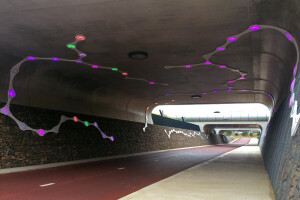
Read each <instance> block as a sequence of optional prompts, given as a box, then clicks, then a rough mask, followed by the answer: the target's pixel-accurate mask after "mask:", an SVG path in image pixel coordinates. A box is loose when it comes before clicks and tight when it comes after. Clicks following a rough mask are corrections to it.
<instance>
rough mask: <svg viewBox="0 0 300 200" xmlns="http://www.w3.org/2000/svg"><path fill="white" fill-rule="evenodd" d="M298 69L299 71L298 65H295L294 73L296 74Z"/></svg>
mask: <svg viewBox="0 0 300 200" xmlns="http://www.w3.org/2000/svg"><path fill="white" fill-rule="evenodd" d="M296 71H297V65H295V67H294V70H293V75H295V74H296Z"/></svg>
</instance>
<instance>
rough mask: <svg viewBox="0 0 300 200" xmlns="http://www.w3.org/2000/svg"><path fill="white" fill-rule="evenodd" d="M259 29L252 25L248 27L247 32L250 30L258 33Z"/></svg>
mask: <svg viewBox="0 0 300 200" xmlns="http://www.w3.org/2000/svg"><path fill="white" fill-rule="evenodd" d="M259 29H260V27H259V26H257V25H254V26H250V27H249V30H250V31H258V30H259Z"/></svg>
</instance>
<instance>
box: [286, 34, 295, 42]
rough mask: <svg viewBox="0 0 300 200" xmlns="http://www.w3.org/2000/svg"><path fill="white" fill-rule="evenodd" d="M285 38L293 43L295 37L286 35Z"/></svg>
mask: <svg viewBox="0 0 300 200" xmlns="http://www.w3.org/2000/svg"><path fill="white" fill-rule="evenodd" d="M285 36H286V38H287V39H288V40H289V41H293V37H292V36H291V34H289V33H286V34H285Z"/></svg>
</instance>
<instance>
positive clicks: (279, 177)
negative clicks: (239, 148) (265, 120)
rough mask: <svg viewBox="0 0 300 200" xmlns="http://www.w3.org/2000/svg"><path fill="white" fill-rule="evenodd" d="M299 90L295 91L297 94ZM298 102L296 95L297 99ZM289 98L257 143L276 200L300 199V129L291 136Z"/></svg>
mask: <svg viewBox="0 0 300 200" xmlns="http://www.w3.org/2000/svg"><path fill="white" fill-rule="evenodd" d="M299 89H300V88H299V86H297V88H296V90H298V93H299ZM297 100H299V95H298V97H297ZM288 102H289V98H287V99H286V100H285V101H284V102H283V104H282V105H281V106H280V107H279V109H278V110H277V112H276V113H275V115H274V116H273V118H272V120H271V121H270V126H269V128H268V131H267V133H266V135H265V136H264V135H263V136H262V137H263V138H261V141H260V145H261V150H262V156H263V158H264V162H265V167H266V169H267V172H268V174H269V177H270V180H271V183H272V186H273V188H274V192H275V195H276V198H277V199H283V200H286V199H295V200H296V199H300V180H299V178H300V129H298V131H297V134H296V136H294V137H292V136H291V125H292V120H291V118H290V111H291V109H290V108H289V106H288Z"/></svg>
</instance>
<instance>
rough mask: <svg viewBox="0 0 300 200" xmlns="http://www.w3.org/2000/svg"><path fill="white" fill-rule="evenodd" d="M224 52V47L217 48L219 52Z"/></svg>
mask: <svg viewBox="0 0 300 200" xmlns="http://www.w3.org/2000/svg"><path fill="white" fill-rule="evenodd" d="M224 50H225V48H224V47H218V48H217V51H224Z"/></svg>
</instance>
